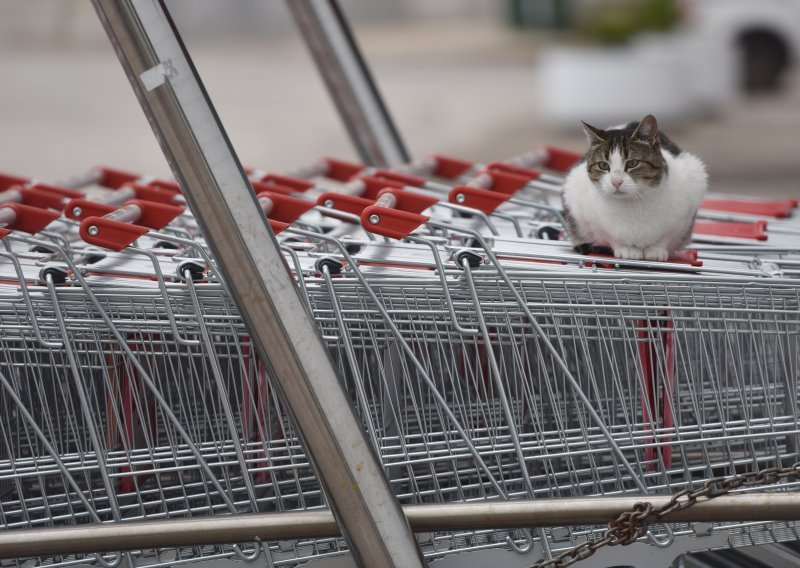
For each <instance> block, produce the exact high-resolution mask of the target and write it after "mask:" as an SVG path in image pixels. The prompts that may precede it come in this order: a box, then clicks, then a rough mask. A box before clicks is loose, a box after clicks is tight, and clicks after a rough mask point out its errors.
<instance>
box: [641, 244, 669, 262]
mask: <svg viewBox="0 0 800 568" xmlns="http://www.w3.org/2000/svg"><path fill="white" fill-rule="evenodd" d="M644 257H645V259H647V260H656V261H658V262H664V261H666V260H667V259H668V258H669V251H667V249H665V248H661V247H648V248H646V249H644Z"/></svg>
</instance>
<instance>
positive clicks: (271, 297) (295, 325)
mask: <svg viewBox="0 0 800 568" xmlns="http://www.w3.org/2000/svg"><path fill="white" fill-rule="evenodd" d="M93 4H94V6H95V8H96V10H97V13H98V15H99V17H100V19H101V21H102V23H103V26H104V28H105V29H106V32H107V33H108V36H109V38H110V40H111V42H112V44H113V45H114V48H115V50H116V52H117V55H118V57H119V59H120V62H121V63H122V65H123V67H124V69H125V72H126V74H127V75H128V78H129V79H130V81H131V84H132V86H133V89H134V91H135V93H136V95H137V97H138V98H139V101H140V103H141V105H142V108H143V110H144V112H145V114H146V116H147V118H148V120H149V122H150V124H151V126H152V128H153V130H154V132H155V134H156V137H157V138H158V141H159V143H160V145H161V148H162V150H163V152H164V154H165V156H166V157H167V160H168V161H169V163H170V166H171V168H172V170H173V172H174V173H175V176H176V178H177V179H178V181H179V182H180V185H181V187H182V188H183V190H184V194H185V196H186V198H187V202H188V203H189V205H190V206H191V209H192V210H193V211H194V213H195V216H196V218H197V221H198V224H199V225H200V227H201V228H202V229H203V233H204V235H205V236H206V238H207V240H208V242H209V245H210V248H211V249H212V251H213V253H214V256H215V257H216V258H217V260H218V262H219V265H220V267H221V271H222V273H223V275H224V277H225V279H226V282H227V285H228V286H229V288H230V289H231V291H232V292H233V295H234V297H235V298H236V303H237V305H238V308H239V310H240V312H241V314H242V316H243V318H244V320H245V321H246V323H247V324H248V327H249V329H250V331H251V334H252V336H253V338H254V342H255V343H256V344H257V345H258V346H259V349H260V352H261V353H263V354H264V355H265V356H266V358H267V359H268V360H269V365H270V367H271V369H270V370H271V375H272V376H273V377H275V378H276V379H277V381H278V382H279V383H280V387H281V389H282V392H283V394H284V396H285V398H286V400H287V402H288V404H289V405H290V407H291V410H292V414H293V416H294V419H295V421H296V423H297V425H298V427H299V429H300V431H301V433H302V436H303V439H304V442H305V445H306V447H307V449H308V452H309V454H310V455H311V456H313V459H312V461H313V463H314V465H315V467H316V469H317V472H318V475H319V477H320V480H321V482H322V485H323V487H324V488H325V493H326V495H327V497H328V500H329V502H330V504H331V506H332V508H333V510H334V511H335V512H336V516H337V519H338V520H339V521H340V523H341V526H342V528H343V531H344V532H345V533H346V536H347V538H348V541H349V544H350V545H351V548H352V549H353V551H354V554H355V556H356V558H357V559H358V560H359V561H360V562H361V564H362V565H365V566H387V567H388V566H421V565H422V560H421V557H420V553H419V549H418V547H417V545H416V542H415V540H414V538H413V535H412V533H411V532H410V530H409V528H408V524H407V523H406V520H405V518H404V517H403V513H402V511H401V509H400V508H399V506H398V505H397V503H396V501H395V500H394V498H393V497H392V494H391V492H390V490H389V487H388V485H387V483H386V480H385V478H384V475H383V470H382V468H381V466H380V462H379V461H378V460H377V459H376V457H375V454H374V451H373V448H372V447H371V445H370V444H369V443H368V441H367V439H366V438H365V436H364V434H363V432H362V430H361V428H360V426H359V424H358V422H357V420H356V418H355V416H354V414H353V412H352V409H351V407H350V403H349V400H348V399H347V397H346V396H345V394H344V393H343V391H342V389H341V387H340V384H339V381H338V380H337V376H336V371H335V368H334V367H333V365H332V363H331V360H330V357H329V355H328V352H327V350H326V349H325V347H324V345H323V343H322V342H321V340H320V337H319V334H318V333H317V330H316V327H315V325H314V322H313V320H312V319H311V317H310V315H309V314H308V312H307V311H306V310H305V309H304V308H303V306H302V304H301V300H300V297H299V295H298V293H297V290H296V288H295V286H294V284H293V283H292V281H291V279H290V276H289V274H288V272H287V269H286V266H285V263H284V260H283V258H282V256H281V253H280V250H279V248H278V245H277V242H276V241H275V237H274V236H273V235H272V234H271V232H270V231H269V230H268V229H267V225H266V222H265V217H264V214H263V211H262V210H261V208H260V207H258V206H257V202H256V198H255V195H254V193H253V191H252V189H251V187H250V184H249V182H248V181H247V178H246V177H245V175H244V172H243V170H242V168H241V165H240V163H239V161H238V158H237V157H236V154H235V153H234V151H233V149H232V147H231V145H230V142H229V140H228V138H227V136H226V134H225V131H224V130H223V128H222V126H221V124H220V122H219V119H218V117H217V115H216V113H215V111H214V108H213V106H212V104H211V102H210V100H209V99H208V96H207V94H206V92H205V90H204V88H203V85H202V83H201V82H200V79H199V77H198V75H197V73H196V71H195V69H194V67H193V65H192V62H191V60H190V58H189V56H188V54H187V53H186V51H185V49H184V47H183V45H182V43H181V41H180V38H179V35H178V33H177V30H175V28H174V25H173V24H172V22H171V20H170V19H169V16H168V14H167V12H166V8H165V7H164V5H163V3H161V2H156V1H154V0H141V1H135V2H134V1H131V0H126V1H112V0H93ZM153 69H158V70H160V71H159V72H160V73H162V75H163V79H164V81H163V82H159V81H154V80H153V73H154V71H151V70H153ZM145 73H146V74H145ZM143 74H145V75H144V78H142V75H143ZM145 79H146V81H145ZM213 523H214V524H217V523H218V521H217V520H215V521H213ZM121 530H123V531H124V532H125V534H126V535H128V534H132V533H130V532H129V531H130V530H131V529H130V527H125V528H124V529H121ZM110 542H112V541H109V543H110ZM108 546H110V547H111V548H113V549H116V548H118V547H119V546H120V544H114V545H113V546H112V545H111V544H109V545H108ZM101 548H102V546H101Z"/></svg>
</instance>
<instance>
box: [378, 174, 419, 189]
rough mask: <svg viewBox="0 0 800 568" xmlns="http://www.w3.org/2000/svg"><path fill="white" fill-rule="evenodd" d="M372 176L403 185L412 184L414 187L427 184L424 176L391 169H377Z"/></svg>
mask: <svg viewBox="0 0 800 568" xmlns="http://www.w3.org/2000/svg"><path fill="white" fill-rule="evenodd" d="M372 176H373V177H376V178H378V179H383V180H390V181H394V182H398V183H402V184H403V185H410V186H412V187H422V186H424V185H425V178H423V177H419V176H412V175H408V174H401V173H398V172H393V171H391V170H375V172H374V173H373V174H372Z"/></svg>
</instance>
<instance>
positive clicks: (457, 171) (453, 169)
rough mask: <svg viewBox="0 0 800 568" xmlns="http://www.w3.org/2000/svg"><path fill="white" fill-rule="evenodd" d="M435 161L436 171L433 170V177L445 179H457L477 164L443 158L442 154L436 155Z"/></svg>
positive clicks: (434, 156)
mask: <svg viewBox="0 0 800 568" xmlns="http://www.w3.org/2000/svg"><path fill="white" fill-rule="evenodd" d="M433 159H434V160H436V169H435V170H433V175H436V176H439V177H443V178H445V179H455V178H457V177H459V176H460V175H462V174H465V173H467V172H468V171H469V170H471V169H472V168H473V167H474V166H475V162H470V161H468V160H461V159H459V158H453V157H451V156H442V155H441V154H434V155H433Z"/></svg>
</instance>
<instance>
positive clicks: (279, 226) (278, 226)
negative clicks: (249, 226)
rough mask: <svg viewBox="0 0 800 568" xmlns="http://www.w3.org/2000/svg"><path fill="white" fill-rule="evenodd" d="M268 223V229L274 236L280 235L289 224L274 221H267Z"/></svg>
mask: <svg viewBox="0 0 800 568" xmlns="http://www.w3.org/2000/svg"><path fill="white" fill-rule="evenodd" d="M267 220H268V221H269V228H270V229H272V232H273V233H274V234H276V235H277V234H280V232H281V231H283V230H284V229H285V228H286V227H288V226H289V223H284V222H282V221H276V220H275V219H267Z"/></svg>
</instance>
